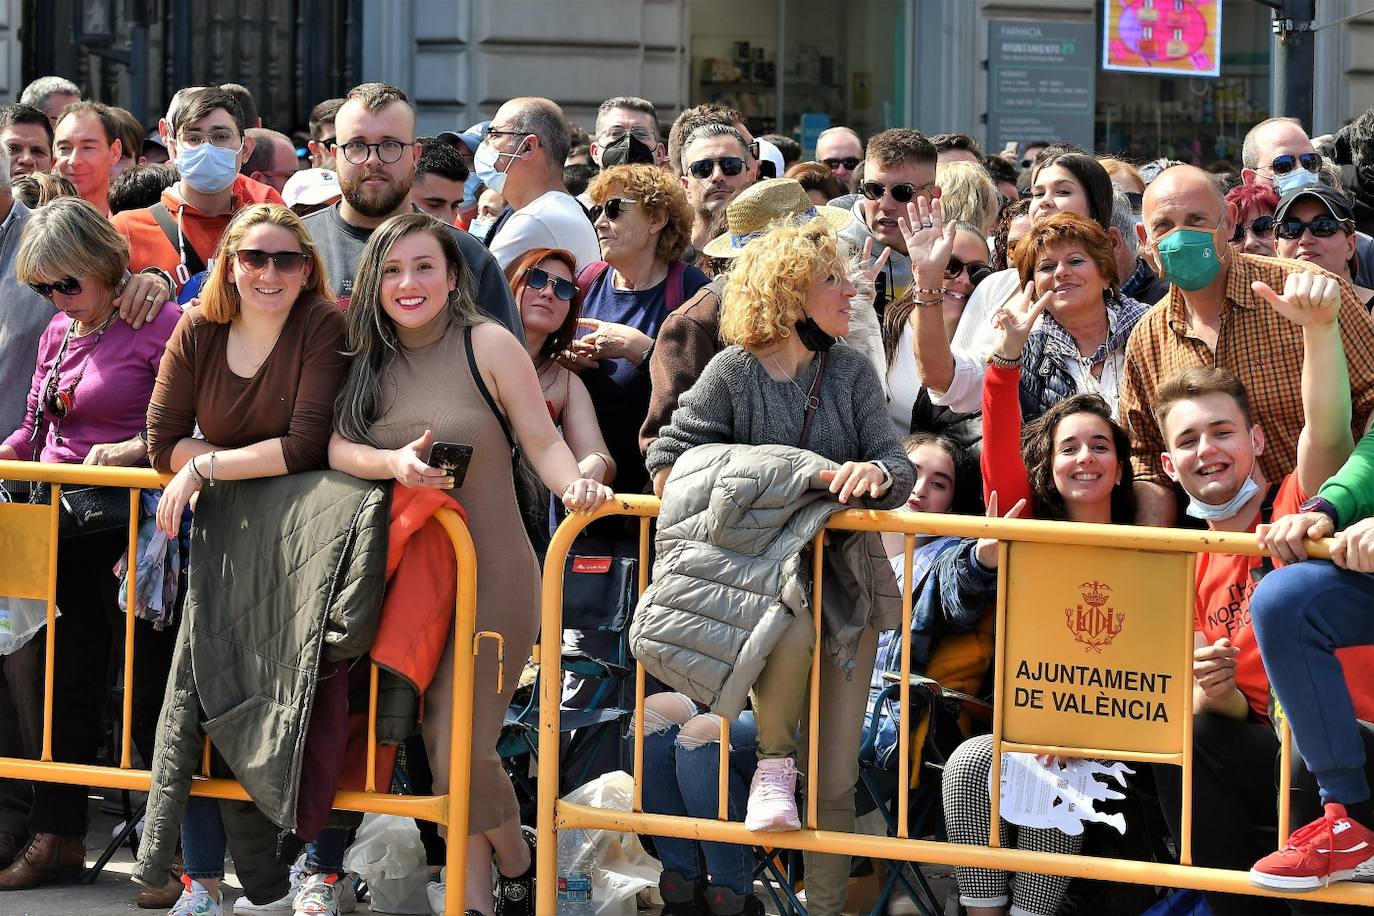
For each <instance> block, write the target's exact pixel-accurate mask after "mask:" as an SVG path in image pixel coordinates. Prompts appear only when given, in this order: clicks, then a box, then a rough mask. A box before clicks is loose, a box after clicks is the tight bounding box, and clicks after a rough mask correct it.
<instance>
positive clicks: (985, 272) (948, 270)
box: [945, 257, 992, 286]
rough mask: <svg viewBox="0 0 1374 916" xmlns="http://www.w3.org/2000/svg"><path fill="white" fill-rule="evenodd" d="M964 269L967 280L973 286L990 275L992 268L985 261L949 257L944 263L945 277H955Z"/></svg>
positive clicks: (950, 278) (952, 278)
mask: <svg viewBox="0 0 1374 916" xmlns="http://www.w3.org/2000/svg"><path fill="white" fill-rule="evenodd" d="M964 271H968V282H970V283H972V284H973V285H974V286H977V285H978V284H979V283H982V282H983V281H984V280H986V279H987V278H988V277H990V276H992V268H991V267H989V266H988V265H987V263H986V262H985V261H961V260H959V259H958V258H955V257H951V258H950V259H949V263H947V264H945V279H946V280H954V279H957V278H958V276H959V275H960V274H961V273H963V272H964Z"/></svg>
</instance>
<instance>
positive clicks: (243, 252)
mask: <svg viewBox="0 0 1374 916" xmlns="http://www.w3.org/2000/svg"><path fill="white" fill-rule="evenodd" d="M234 256H235V257H237V258H238V259H239V266H240V267H242V268H243V269H244V270H254V271H259V270H266V269H267V262H268V261H271V262H272V263H273V264H274V265H276V268H277V273H279V274H296V273H300V271H301V268H302V267H304V266H305V252H303V251H258V250H257V249H256V248H240V249H239V250H238V251H236V252H234Z"/></svg>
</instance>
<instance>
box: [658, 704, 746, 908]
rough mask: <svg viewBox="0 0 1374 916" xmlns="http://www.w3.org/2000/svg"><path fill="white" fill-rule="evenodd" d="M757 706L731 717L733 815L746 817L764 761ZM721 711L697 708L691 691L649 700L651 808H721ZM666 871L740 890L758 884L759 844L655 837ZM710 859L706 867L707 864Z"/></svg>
mask: <svg viewBox="0 0 1374 916" xmlns="http://www.w3.org/2000/svg"><path fill="white" fill-rule="evenodd" d="M757 749H758V733H757V731H756V729H755V727H754V714H753V713H752V712H749V711H745V712H744V713H742V714H741V715H740V717H739V718H738V719H736V720H734V721H733V722H731V723H730V793H729V812H730V820H732V821H743V820H744V808H745V803H746V802H747V801H748V797H749V781H750V780H751V779H752V778H753V776H754V770H755V769H756V768H757V766H758V760H757V756H758V755H757ZM719 753H720V717H719V716H714V715H710V714H700V715H699V714H697V711H696V706H695V704H693V703H692V701H691V700H690V699H688V698H687V697H686V696H683V695H682V694H678V693H660V694H655V695H654V696H651V697H648V698H647V699H646V700H645V703H644V810H645V811H646V812H650V813H653V814H674V815H678V816H686V817H698V818H709V819H711V820H715V819H716V816H717V813H718V808H719V796H718V792H719V789H718V786H719V783H718V776H719V773H720V756H719ZM654 845H655V847H656V848H657V850H658V857H659V859H660V861H662V862H663V869H664V871H672V872H677V873H678V874H679V875H681V876H682V877H683V878H685V879H687V880H689V881H696V880H699V879H701V878H703V877H705V878H706V879H707V883H708V884H711V885H716V886H719V887H726V888H729V889H730V890H732V891H734V892H735V893H737V894H742V895H748V894H750V893H752V892H753V886H754V882H753V863H754V856H753V852H752V851H751V850H750V849H749V847H748V846H739V845H736V844H734V843H708V842H702V843H698V842H696V841H694V840H683V839H674V838H671V837H654ZM703 859H704V860H705V862H704V869H703Z"/></svg>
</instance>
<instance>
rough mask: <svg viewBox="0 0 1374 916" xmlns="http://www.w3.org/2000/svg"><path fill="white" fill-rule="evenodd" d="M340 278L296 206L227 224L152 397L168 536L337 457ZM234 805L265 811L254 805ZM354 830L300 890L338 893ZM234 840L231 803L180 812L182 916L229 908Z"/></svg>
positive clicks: (162, 523)
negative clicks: (222, 505) (238, 490)
mask: <svg viewBox="0 0 1374 916" xmlns="http://www.w3.org/2000/svg"><path fill="white" fill-rule="evenodd" d="M328 288H329V285H328V282H327V278H326V277H325V270H324V262H323V261H321V260H320V256H319V253H318V251H317V250H316V248H315V245H314V243H313V242H312V241H311V240H310V235H309V233H307V232H306V229H305V226H304V224H302V223H301V221H300V218H299V217H297V216H296V215H295V214H294V213H292V212H291V211H290V210H288V209H286V208H285V207H282V206H280V205H278V204H256V205H254V206H251V207H248V208H247V209H244V210H242V211H240V212H239V214H238V215H237V216H236V217H235V218H234V221H233V222H231V223H230V224H229V227H228V229H226V230H225V232H224V236H223V237H222V238H221V239H220V243H219V247H218V249H217V250H216V251H215V257H214V267H213V268H212V269H211V271H210V275H209V277H208V279H207V280H206V282H205V286H204V289H203V290H202V292H201V297H200V305H198V306H196V307H194V308H191V309H188V310H187V311H186V313H185V314H184V315H183V316H182V318H181V321H180V322H179V323H178V324H177V326H176V330H175V331H173V332H172V337H171V339H170V340H169V341H168V342H167V349H166V353H165V354H164V356H163V359H162V366H161V369H160V371H159V373H158V379H157V386H156V387H155V388H154V390H153V397H152V402H151V403H150V404H149V406H148V454H149V457H150V458H151V460H152V463H153V466H154V467H155V468H157V469H158V470H159V471H162V472H163V473H164V474H167V473H171V474H174V476H173V477H172V480H171V482H170V483H169V484H168V485H167V487H166V489H164V490H163V493H162V499H161V501H160V502H159V504H158V508H157V523H158V527H159V528H161V529H162V530H163V531H165V532H167V534H168V535H169V536H175V535H176V531H177V529H178V528H179V527H180V525H181V517H182V512H183V510H184V509H185V508H186V506H187V505H188V503H189V502H190V500H191V497H192V496H193V495H194V494H195V493H196V491H198V490H199V489H200V488H201V487H202V486H203V485H206V484H211V483H213V482H214V481H216V480H250V479H254V478H261V477H275V476H279V475H282V474H291V473H294V472H297V471H307V470H312V469H317V468H323V467H324V466H325V458H326V454H327V449H328V444H329V432H330V428H331V427H332V425H333V415H334V410H333V405H334V396H335V394H336V393H337V392H338V389H339V386H340V384H341V383H342V382H343V377H344V371H345V368H346V364H345V360H344V357H343V350H344V344H345V328H344V317H343V313H341V312H340V311H339V310H338V308H336V307H335V305H334V304H333V303H332V302H330V301H328V300H327V299H326V298H324V296H325V290H327V289H328ZM197 426H199V432H200V435H199V437H197V436H195V435H194V433H195V430H196V427H197ZM160 743H161V736H160V735H159V745H160ZM161 752H162V748H161V747H160V746H159V748H158V753H159V754H161ZM226 804H230V805H234V804H236V803H226ZM247 808H249V809H251V808H252V806H251V805H248V806H247ZM235 814H236V815H237V816H240V817H252V816H257V817H259V818H261V817H263V815H262V814H261V813H259V812H257V811H256V810H251V811H248V810H245V809H244V806H242V805H240V806H239V808H238V809H236V810H235ZM230 823H231V824H232V823H233V821H232V820H231V821H230ZM346 835H347V832H346V831H340V830H330V829H326V830H325V831H323V832H322V833H321V834H320V837H319V839H318V840H316V841H315V843H314V844H312V845H311V848H310V849H308V850H307V862H306V871H307V872H308V873H312V874H309V875H308V876H307V877H306V879H305V883H304V885H303V886H302V888H301V890H300V894H298V895H297V897H298V899H299V897H300V895H307V894H316V895H320V894H324V895H328V896H332V895H333V894H335V893H336V891H335V888H334V882H333V881H332V880H328V879H329V878H331V877H333V875H334V874H335V873H338V872H339V871H340V870H341V869H340V864H341V860H342V856H343V845H344V838H345V837H346ZM226 839H229V840H232V839H233V837H232V836H230V837H228V838H226V832H225V826H224V822H223V820H222V816H221V808H220V803H218V802H216V801H214V800H212V799H206V798H196V797H192V798H191V799H190V804H189V805H188V807H187V809H186V816H185V819H184V821H183V822H182V849H183V858H184V863H185V870H186V876H185V878H184V879H183V882H184V884H185V886H186V890H185V891H184V892H183V893H182V895H181V899H180V900H178V901H177V903H176V905H175V906H174V907H173V908H172V910H171V914H172V916H182V914H190V913H195V914H208V916H220V914H221V913H222V912H223V902H222V900H221V899H220V894H219V882H220V879H221V878H223V877H224V855H225V847H226ZM234 852H235V855H234V858H235V860H236V861H237V862H239V874H240V877H241V878H243V877H244V868H243V864H244V863H243V859H244V858H245V857H249V856H252V855H253V854H254V850H249V849H238V848H236V849H235V850H234ZM258 853H259V855H258V857H259V858H260V857H261V851H258ZM271 871H279V872H280V873H279V874H272V873H271ZM250 883H252V882H249V881H247V880H245V890H246V891H248V893H249V897H250V898H258V899H256V900H255V901H254V902H256V903H267V902H268V901H270V900H273V899H275V898H276V897H278V896H280V895H281V894H282V893H283V891H286V890H287V878H286V868H285V866H282V867H281V868H280V869H277V870H269V872H268V874H267V875H266V876H265V880H264V881H263V882H260V883H258V885H257V886H256V887H250V886H248V885H249V884H250ZM287 902H288V903H289V901H287Z"/></svg>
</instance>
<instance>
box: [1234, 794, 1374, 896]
mask: <svg viewBox="0 0 1374 916" xmlns="http://www.w3.org/2000/svg"><path fill="white" fill-rule="evenodd" d="M1371 860H1374V831H1371V830H1370V829H1369V828H1368V827H1365V826H1364V825H1363V824H1361V823H1359V822H1358V821H1354V820H1351V819H1350V818H1349V817H1348V816H1347V815H1346V813H1345V806H1344V805H1327V806H1326V815H1325V816H1324V817H1321V818H1318V819H1317V820H1315V821H1313V822H1312V823H1310V824H1308V825H1307V826H1306V827H1303V828H1302V829H1300V830H1297V831H1295V832H1294V833H1293V835H1292V836H1290V837H1289V838H1288V845H1287V846H1285V847H1283V848H1282V849H1280V850H1279V851H1278V852H1271V853H1270V854H1269V855H1267V856H1265V857H1264V858H1263V859H1260V860H1259V861H1258V862H1256V863H1255V866H1254V867H1253V868H1251V869H1250V883H1251V884H1257V885H1259V886H1260V887H1269V888H1274V889H1275V890H1287V891H1310V890H1314V889H1316V888H1319V887H1325V886H1326V885H1328V884H1330V883H1331V882H1332V881H1348V880H1349V879H1350V878H1351V877H1353V876H1354V874H1355V869H1356V868H1358V867H1359V866H1361V865H1363V864H1364V863H1366V862H1369V861H1371Z"/></svg>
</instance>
